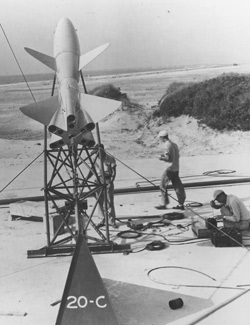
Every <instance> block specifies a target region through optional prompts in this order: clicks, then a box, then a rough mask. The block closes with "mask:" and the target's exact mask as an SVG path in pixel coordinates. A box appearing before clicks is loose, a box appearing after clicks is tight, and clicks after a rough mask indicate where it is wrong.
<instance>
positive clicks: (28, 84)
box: [0, 24, 36, 102]
mask: <svg viewBox="0 0 250 325" xmlns="http://www.w3.org/2000/svg"><path fill="white" fill-rule="evenodd" d="M0 26H1V29H2V31H3V34H4V37H5V39H6V41H7V43H8V45H9V47H10V50H11V52H12V54H13V56H14V59H15V61H16V63H17V65H18V67H19V69H20V71H21V74H22V76H23V79H24V80H25V83H26V85H27V87H28V89H29V92H30V94H31V96H32V98H33V99H34V102H36V99H35V97H34V95H33V93H32V91H31V89H30V86H29V83H28V81H27V79H26V77H25V75H24V73H23V70H22V68H21V66H20V64H19V62H18V60H17V57H16V55H15V52H14V50H13V48H12V46H11V44H10V42H9V40H8V37H7V35H6V34H5V31H4V29H3V26H2V24H0Z"/></svg>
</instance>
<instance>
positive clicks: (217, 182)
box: [0, 178, 250, 205]
mask: <svg viewBox="0 0 250 325" xmlns="http://www.w3.org/2000/svg"><path fill="white" fill-rule="evenodd" d="M242 183H250V178H234V179H231V180H229V179H227V180H214V181H202V182H189V183H183V185H184V187H185V188H196V187H207V186H218V185H232V184H242ZM167 188H168V189H173V186H172V185H169V186H168V187H167ZM153 191H159V186H158V185H155V186H154V185H150V186H143V187H121V188H117V189H115V190H114V193H115V195H122V194H136V193H140V192H153ZM52 197H53V199H60V198H59V197H57V196H56V195H54V196H52ZM18 201H36V202H41V201H44V196H27V197H18V198H11V199H2V200H0V205H8V204H11V203H15V202H18Z"/></svg>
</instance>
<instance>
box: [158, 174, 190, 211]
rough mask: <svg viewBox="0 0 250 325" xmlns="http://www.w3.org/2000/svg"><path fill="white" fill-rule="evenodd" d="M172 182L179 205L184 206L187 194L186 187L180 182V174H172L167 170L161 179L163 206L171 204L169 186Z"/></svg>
mask: <svg viewBox="0 0 250 325" xmlns="http://www.w3.org/2000/svg"><path fill="white" fill-rule="evenodd" d="M170 181H171V182H172V184H173V187H174V190H175V193H176V195H177V199H178V202H179V204H180V205H183V204H184V202H185V199H186V193H185V189H184V186H183V184H182V182H181V180H180V177H179V172H172V171H169V170H165V171H164V173H163V174H162V177H161V183H160V190H161V197H162V204H163V205H167V204H169V198H168V191H167V186H168V184H169V182H170Z"/></svg>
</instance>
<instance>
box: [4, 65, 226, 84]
mask: <svg viewBox="0 0 250 325" xmlns="http://www.w3.org/2000/svg"><path fill="white" fill-rule="evenodd" d="M223 66H227V65H202V66H201V65H199V66H198V65H192V66H172V67H154V68H151V67H145V68H127V69H109V70H84V71H83V76H84V77H97V76H108V75H119V74H131V73H145V72H153V71H184V70H193V69H205V68H211V67H213V68H217V67H223ZM25 78H26V80H27V81H28V82H35V81H47V80H51V81H52V80H53V78H54V73H53V72H52V73H40V74H39V73H37V74H28V75H25ZM20 82H25V80H24V78H23V76H22V75H21V73H20V74H19V75H4V76H1V75H0V85H6V84H15V83H20Z"/></svg>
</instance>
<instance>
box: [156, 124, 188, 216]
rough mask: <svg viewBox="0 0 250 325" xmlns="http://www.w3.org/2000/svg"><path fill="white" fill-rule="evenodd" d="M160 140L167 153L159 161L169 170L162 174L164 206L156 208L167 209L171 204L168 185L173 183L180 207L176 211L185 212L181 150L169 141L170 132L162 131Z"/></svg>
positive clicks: (161, 185)
mask: <svg viewBox="0 0 250 325" xmlns="http://www.w3.org/2000/svg"><path fill="white" fill-rule="evenodd" d="M158 138H159V139H160V140H161V141H163V142H164V143H165V150H164V151H165V152H164V153H163V154H162V155H161V156H160V157H159V160H162V161H164V162H166V163H167V164H168V165H167V168H166V170H165V171H164V173H163V174H162V177H161V183H160V190H161V197H162V205H159V206H156V208H157V209H166V208H167V205H168V204H169V198H168V192H167V185H168V183H169V181H171V182H172V184H173V187H174V190H175V193H176V195H177V198H178V202H179V205H177V206H176V207H174V209H180V210H184V202H185V199H186V193H185V190H184V186H183V184H182V182H181V180H180V177H179V157H180V155H179V149H178V146H177V144H176V143H174V142H172V141H170V140H169V137H168V131H166V130H163V131H160V133H159V135H158Z"/></svg>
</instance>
